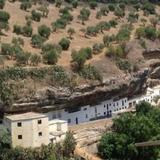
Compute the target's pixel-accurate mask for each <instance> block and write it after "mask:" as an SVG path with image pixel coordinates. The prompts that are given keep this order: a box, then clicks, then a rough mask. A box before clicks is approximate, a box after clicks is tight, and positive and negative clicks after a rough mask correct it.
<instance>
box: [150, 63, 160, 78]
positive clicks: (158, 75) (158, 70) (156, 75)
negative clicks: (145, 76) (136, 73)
mask: <svg viewBox="0 0 160 160" xmlns="http://www.w3.org/2000/svg"><path fill="white" fill-rule="evenodd" d="M150 77H151V78H152V79H160V66H158V67H156V68H155V69H154V70H153V71H152V73H151V75H150Z"/></svg>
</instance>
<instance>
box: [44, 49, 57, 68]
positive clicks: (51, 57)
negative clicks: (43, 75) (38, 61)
mask: <svg viewBox="0 0 160 160" xmlns="http://www.w3.org/2000/svg"><path fill="white" fill-rule="evenodd" d="M58 57H59V54H58V53H57V51H56V50H54V49H53V50H50V51H48V52H46V53H45V54H44V56H43V59H44V61H45V62H46V63H47V64H52V65H53V64H56V63H57V61H58Z"/></svg>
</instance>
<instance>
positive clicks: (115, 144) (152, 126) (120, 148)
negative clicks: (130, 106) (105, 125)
mask: <svg viewBox="0 0 160 160" xmlns="http://www.w3.org/2000/svg"><path fill="white" fill-rule="evenodd" d="M136 109H137V110H136V114H132V113H127V114H123V115H121V116H120V117H119V118H116V119H114V121H113V126H112V129H113V132H112V133H105V134H104V135H103V136H102V138H101V140H100V144H99V145H98V151H99V154H100V156H101V157H103V158H104V159H118V160H128V159H130V160H135V159H136V160H141V159H147V160H155V159H158V155H159V153H160V149H159V147H156V146H155V147H144V148H141V147H136V146H135V143H138V142H144V141H149V140H156V139H159V134H160V125H159V123H158V122H159V118H160V109H159V108H153V107H152V106H151V105H150V104H148V103H146V102H142V103H140V104H139V105H137V106H136Z"/></svg>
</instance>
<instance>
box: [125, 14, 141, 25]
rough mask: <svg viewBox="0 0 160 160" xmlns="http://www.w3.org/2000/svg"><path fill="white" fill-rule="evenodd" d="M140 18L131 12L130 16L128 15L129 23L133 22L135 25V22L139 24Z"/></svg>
mask: <svg viewBox="0 0 160 160" xmlns="http://www.w3.org/2000/svg"><path fill="white" fill-rule="evenodd" d="M138 17H139V15H138V14H135V13H133V12H130V13H129V15H128V21H129V22H131V23H135V22H137V20H138Z"/></svg>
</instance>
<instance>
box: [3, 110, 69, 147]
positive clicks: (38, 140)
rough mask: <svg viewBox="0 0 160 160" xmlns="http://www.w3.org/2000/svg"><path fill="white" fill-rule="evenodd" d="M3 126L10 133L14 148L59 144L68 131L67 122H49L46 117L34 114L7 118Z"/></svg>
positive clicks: (29, 113) (55, 120)
mask: <svg viewBox="0 0 160 160" xmlns="http://www.w3.org/2000/svg"><path fill="white" fill-rule="evenodd" d="M3 124H4V126H5V127H6V128H7V130H8V131H9V133H10V136H11V141H12V146H13V147H16V146H21V147H24V148H27V147H40V146H41V145H42V144H44V145H48V144H49V143H55V142H59V141H61V140H63V139H64V138H65V134H66V132H67V130H68V125H67V122H66V121H62V120H57V119H54V120H52V121H49V119H48V117H47V116H46V115H44V114H40V113H34V112H28V113H24V114H18V115H8V116H5V117H4V120H3Z"/></svg>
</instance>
